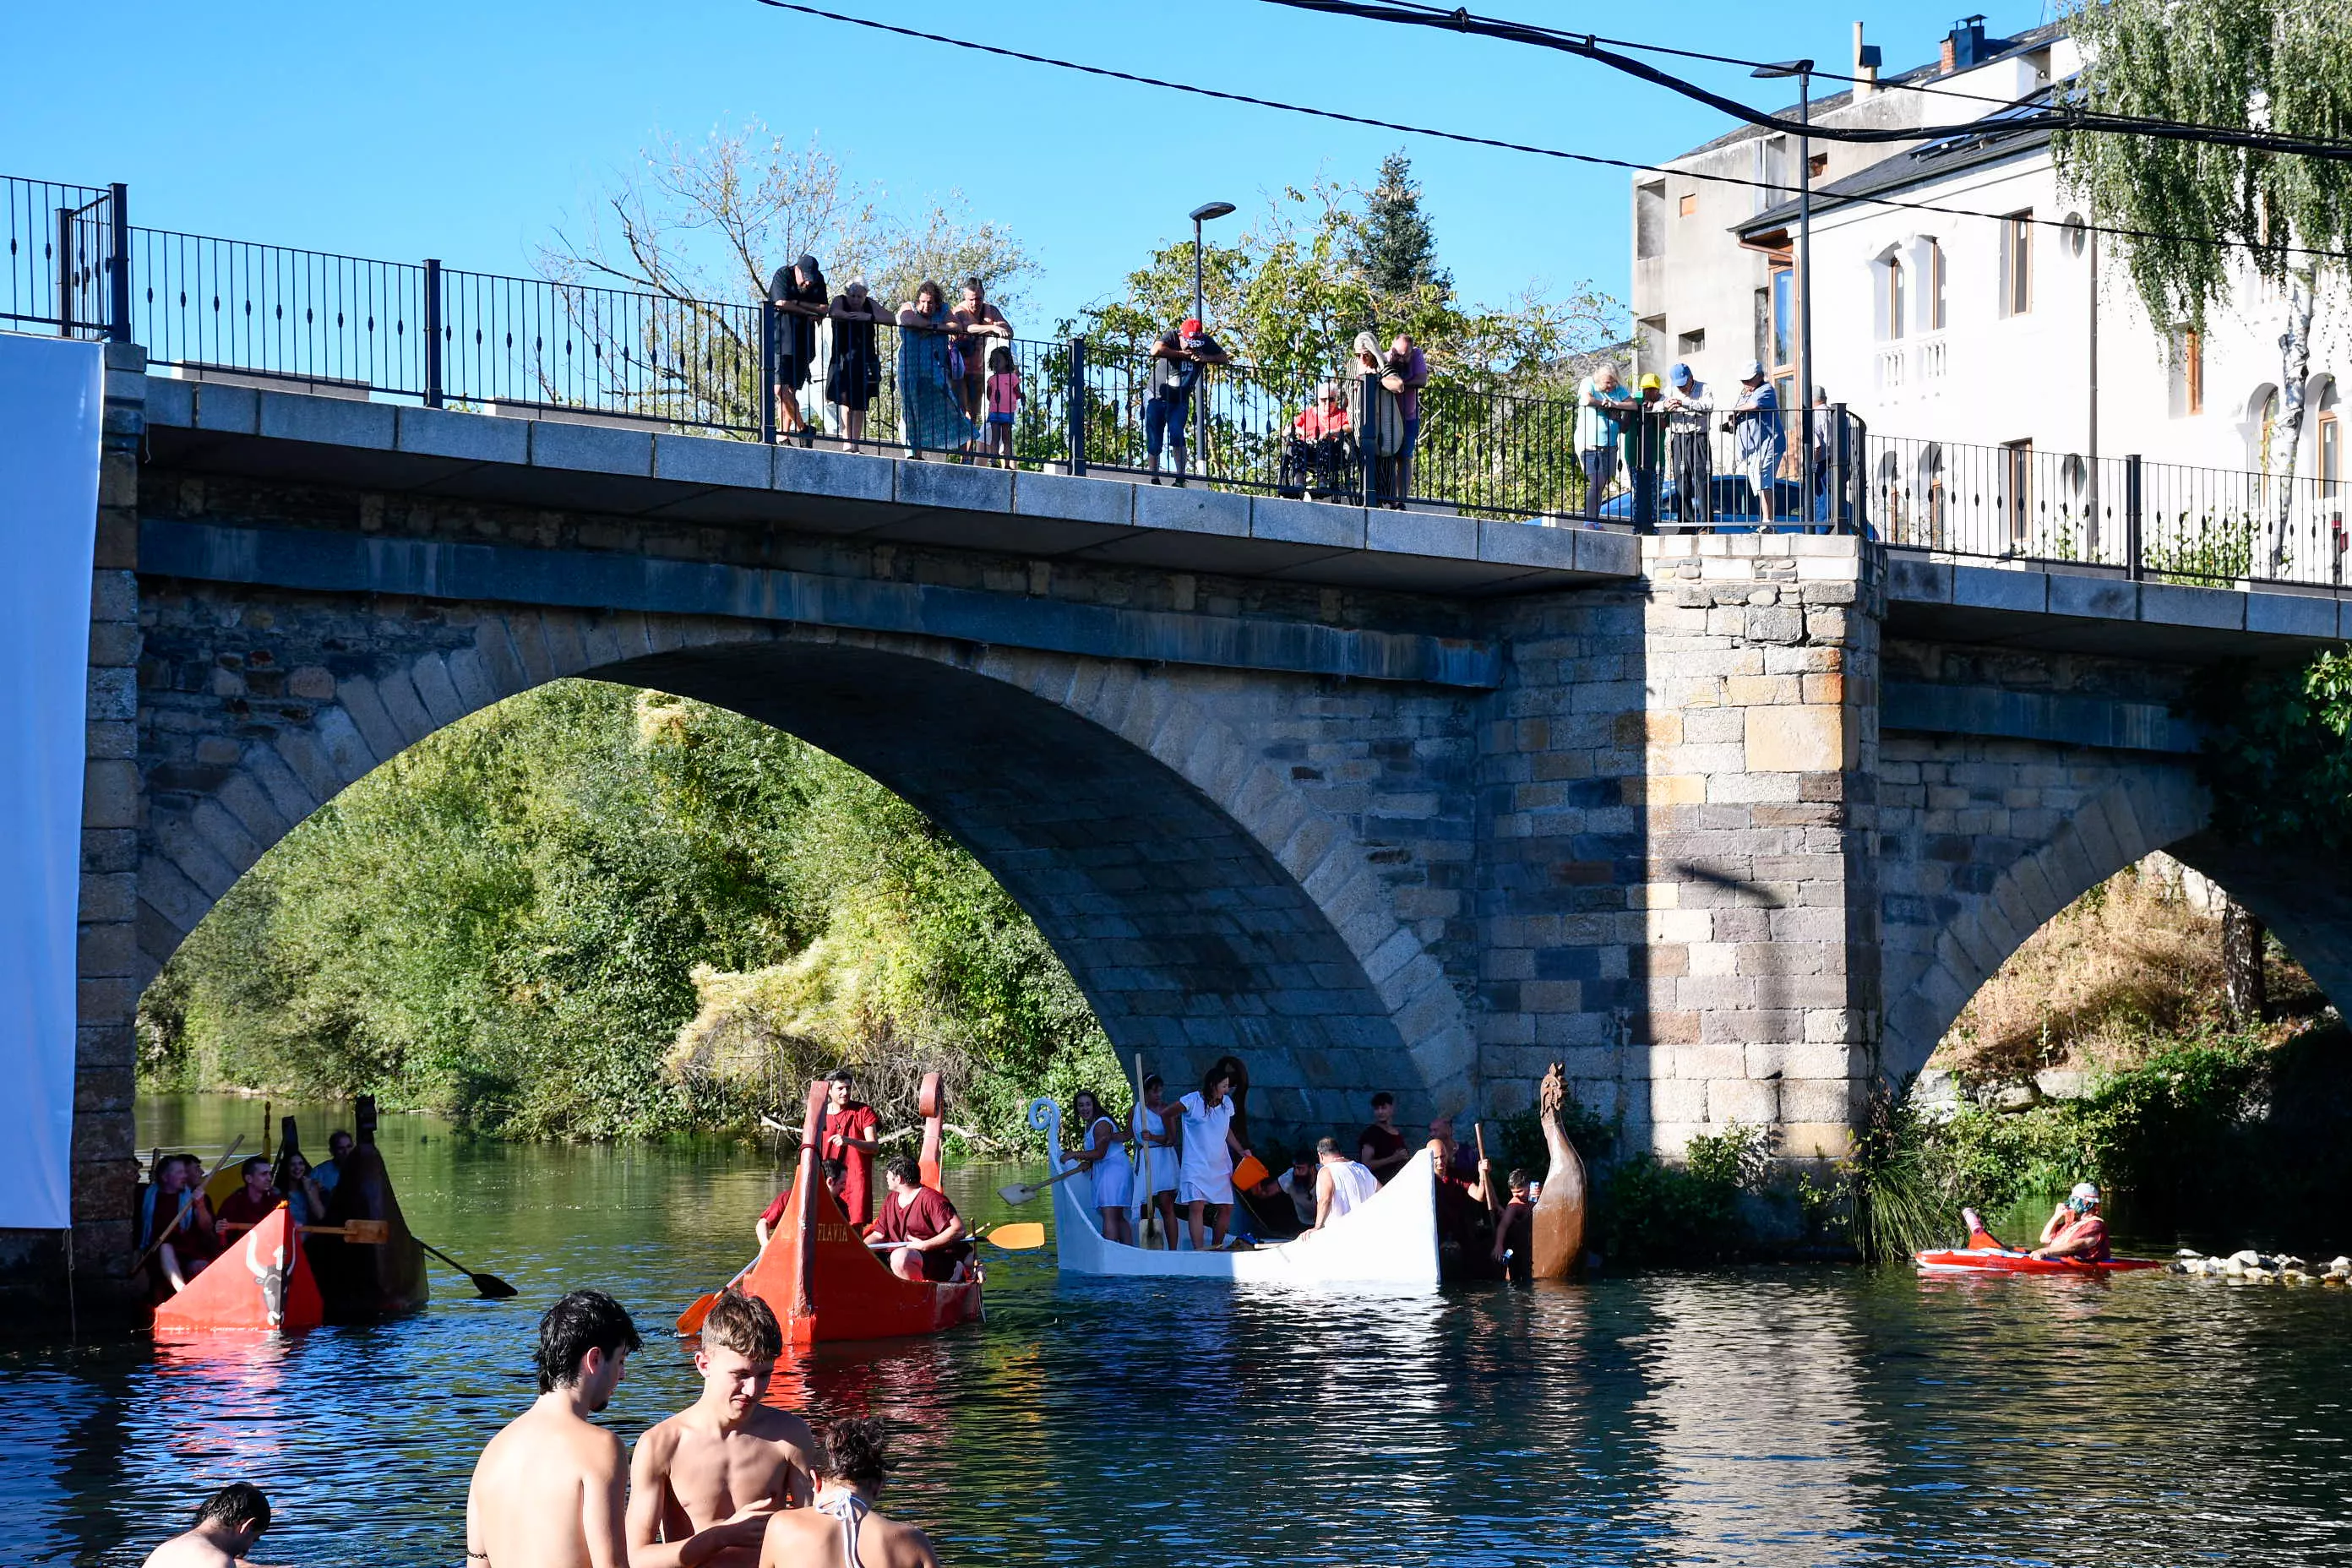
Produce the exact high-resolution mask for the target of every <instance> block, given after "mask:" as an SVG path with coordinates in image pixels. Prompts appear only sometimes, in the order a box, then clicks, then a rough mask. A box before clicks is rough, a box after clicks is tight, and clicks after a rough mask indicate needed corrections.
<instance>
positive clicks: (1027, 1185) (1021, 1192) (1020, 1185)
mask: <svg viewBox="0 0 2352 1568" xmlns="http://www.w3.org/2000/svg"><path fill="white" fill-rule="evenodd" d="M1085 1169H1086V1167H1085V1166H1084V1165H1072V1166H1071V1167H1070V1168H1069V1169H1068V1170H1066V1171H1065V1172H1063V1173H1061V1174H1060V1175H1058V1176H1048V1177H1046V1178H1045V1180H1044V1181H1042V1182H1015V1183H1013V1184H1012V1185H1011V1186H1009V1187H999V1188H997V1189H996V1195H997V1196H998V1197H1000V1198H1003V1200H1004V1201H1005V1202H1006V1203H1008V1204H1011V1205H1013V1206H1014V1207H1016V1208H1018V1207H1019V1206H1020V1205H1023V1204H1025V1203H1027V1202H1028V1201H1029V1200H1030V1199H1031V1198H1034V1197H1035V1196H1036V1195H1037V1194H1039V1193H1042V1192H1044V1191H1045V1189H1046V1188H1047V1187H1050V1186H1052V1185H1054V1184H1055V1183H1056V1182H1066V1181H1068V1180H1069V1179H1070V1178H1071V1177H1072V1176H1075V1175H1076V1174H1077V1173H1079V1172H1081V1171H1083V1170H1085Z"/></svg>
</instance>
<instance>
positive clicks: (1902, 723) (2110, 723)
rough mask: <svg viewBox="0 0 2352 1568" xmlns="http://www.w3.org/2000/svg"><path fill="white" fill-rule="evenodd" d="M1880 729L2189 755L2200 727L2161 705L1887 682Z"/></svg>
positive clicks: (2028, 692)
mask: <svg viewBox="0 0 2352 1568" xmlns="http://www.w3.org/2000/svg"><path fill="white" fill-rule="evenodd" d="M1879 723H1880V725H1881V726H1882V727H1883V728H1885V729H1888V730H1909V731H1917V732H1920V733H1923V734H1943V735H2000V736H2005V737H2008V738H2010V739H2012V740H2020V741H2050V742H2056V743H2057V744H2060V745H2065V746H2098V747H2105V748H2107V749H2110V750H2116V751H2131V752H2176V753H2179V752H2195V751H2196V750H2197V748H2198V741H2199V731H2198V728H2197V726H2196V725H2194V724H2192V723H2190V722H2189V721H2188V720H2186V719H2182V718H2179V717H2178V716H2177V715H2175V714H2174V713H2173V711H2172V710H2170V709H2169V708H2168V707H2166V706H2165V705H2164V704H2162V703H2160V702H2123V701H2118V700H2115V699H2113V698H2107V697H2090V696H2082V695H2077V694H2074V693H2068V692H2050V691H2010V690H2005V689H2001V688H1999V687H1989V686H1942V685H1937V684H1936V683H1934V682H1930V681H1918V680H1890V681H1887V682H1886V683H1885V688H1884V695H1883V697H1882V699H1881V706H1880V708H1879Z"/></svg>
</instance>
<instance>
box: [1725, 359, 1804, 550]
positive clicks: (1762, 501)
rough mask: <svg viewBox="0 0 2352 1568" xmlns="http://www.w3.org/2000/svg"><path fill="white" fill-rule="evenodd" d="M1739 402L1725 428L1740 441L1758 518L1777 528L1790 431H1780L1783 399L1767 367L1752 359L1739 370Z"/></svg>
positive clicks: (1741, 462) (1741, 468) (1741, 470)
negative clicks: (1776, 503)
mask: <svg viewBox="0 0 2352 1568" xmlns="http://www.w3.org/2000/svg"><path fill="white" fill-rule="evenodd" d="M1739 387H1740V391H1739V401H1738V402H1737V403H1735V404H1733V405H1731V417H1729V418H1728V419H1727V420H1725V421H1724V422H1723V423H1724V428H1725V429H1727V430H1728V431H1730V432H1731V433H1732V436H1733V437H1735V439H1736V442H1737V450H1738V456H1739V475H1740V477H1741V478H1742V479H1746V480H1747V481H1748V488H1750V489H1753V490H1754V491H1755V492H1756V508H1757V516H1759V518H1761V519H1762V520H1763V525H1764V526H1765V527H1766V528H1769V527H1771V526H1772V525H1773V521H1774V520H1773V516H1772V500H1773V495H1772V487H1773V484H1774V482H1775V481H1776V480H1777V479H1778V478H1779V477H1780V459H1781V458H1785V457H1787V456H1788V455H1789V436H1788V432H1786V431H1785V430H1783V429H1781V428H1780V396H1779V395H1778V394H1776V393H1775V392H1774V391H1773V390H1772V382H1771V378H1770V377H1769V376H1767V375H1766V374H1764V366H1763V365H1762V364H1761V363H1759V362H1758V361H1756V360H1749V361H1748V363H1746V364H1744V365H1742V366H1740V367H1739Z"/></svg>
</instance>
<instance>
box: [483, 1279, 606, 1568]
mask: <svg viewBox="0 0 2352 1568" xmlns="http://www.w3.org/2000/svg"><path fill="white" fill-rule="evenodd" d="M639 1344H640V1341H639V1340H638V1338H637V1328H636V1325H635V1323H632V1322H631V1321H629V1314H628V1313H627V1312H625V1311H624V1310H622V1308H621V1304H620V1303H619V1302H618V1301H615V1300H613V1299H612V1298H611V1297H610V1296H607V1295H605V1294H604V1292H603V1291H601V1290H574V1291H573V1292H572V1294H570V1295H569V1296H566V1297H564V1298H563V1300H561V1301H558V1302H557V1303H556V1304H555V1305H554V1306H552V1307H550V1308H549V1309H548V1310H547V1316H545V1317H543V1318H541V1319H540V1321H539V1353H538V1356H537V1358H536V1359H537V1361H538V1364H539V1398H538V1399H537V1400H536V1401H534V1402H533V1403H532V1405H531V1407H530V1409H528V1410H526V1411H524V1412H523V1413H522V1414H521V1415H518V1416H516V1417H515V1418H514V1419H513V1420H512V1421H510V1422H509V1423H507V1425H506V1426H505V1428H504V1429H502V1430H501V1431H500V1432H499V1435H498V1436H495V1437H493V1438H491V1439H490V1442H489V1446H488V1447H486V1448H484V1449H483V1450H482V1457H481V1458H479V1459H478V1460H477V1461H475V1464H474V1483H473V1485H472V1486H471V1487H470V1488H468V1489H467V1492H466V1562H467V1568H626V1564H627V1562H628V1548H627V1546H626V1545H625V1540H626V1537H625V1532H624V1530H623V1525H622V1509H621V1492H622V1488H623V1486H624V1484H625V1482H626V1480H627V1477H628V1471H627V1469H626V1468H625V1466H624V1465H623V1464H622V1463H621V1440H620V1439H619V1438H617V1437H615V1436H613V1434H611V1433H610V1432H607V1431H606V1430H604V1428H603V1427H602V1426H597V1425H596V1424H595V1423H593V1422H592V1421H590V1420H589V1419H588V1417H589V1416H591V1415H594V1414H595V1413H596V1412H598V1411H600V1410H602V1409H604V1406H605V1405H607V1404H609V1403H611V1401H612V1398H613V1390H614V1388H616V1387H618V1386H619V1385H620V1382H621V1365H622V1363H624V1362H625V1361H626V1360H627V1359H628V1356H629V1352H631V1351H634V1350H635V1349H637V1348H638V1346H639Z"/></svg>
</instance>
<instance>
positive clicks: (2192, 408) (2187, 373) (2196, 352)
mask: <svg viewBox="0 0 2352 1568" xmlns="http://www.w3.org/2000/svg"><path fill="white" fill-rule="evenodd" d="M2171 350H2172V352H2171V354H2170V356H2169V357H2170V359H2171V362H2172V363H2171V365H2170V366H2169V369H2170V370H2171V373H2172V374H2171V375H2170V376H2169V378H2168V380H2169V382H2170V385H2169V387H2168V392H2169V396H2168V399H2167V401H2168V404H2169V405H2170V406H2171V410H2172V416H2173V417H2174V418H2175V419H2186V418H2188V417H2189V416H2192V415H2198V414H2202V413H2204V412H2205V340H2204V338H2203V336H2202V335H2201V334H2200V333H2199V332H2198V331H2197V329H2196V328H2194V327H2175V328H2173V329H2172V344H2171Z"/></svg>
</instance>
